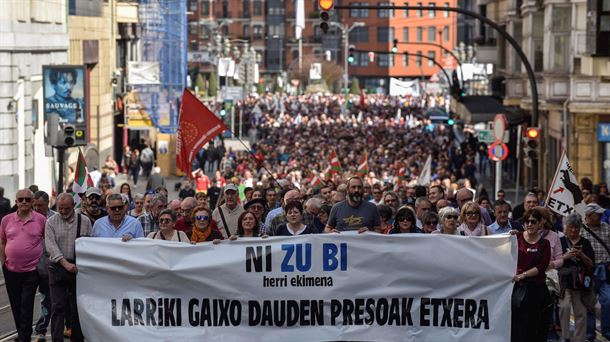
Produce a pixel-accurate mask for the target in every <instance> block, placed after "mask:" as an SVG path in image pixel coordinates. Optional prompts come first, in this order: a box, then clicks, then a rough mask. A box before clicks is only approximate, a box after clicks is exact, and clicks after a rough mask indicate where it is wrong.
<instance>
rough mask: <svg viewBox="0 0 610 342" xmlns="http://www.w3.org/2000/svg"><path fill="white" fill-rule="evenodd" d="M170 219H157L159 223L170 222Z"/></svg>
mask: <svg viewBox="0 0 610 342" xmlns="http://www.w3.org/2000/svg"><path fill="white" fill-rule="evenodd" d="M171 222H172V219H168V218H163V219H159V223H171Z"/></svg>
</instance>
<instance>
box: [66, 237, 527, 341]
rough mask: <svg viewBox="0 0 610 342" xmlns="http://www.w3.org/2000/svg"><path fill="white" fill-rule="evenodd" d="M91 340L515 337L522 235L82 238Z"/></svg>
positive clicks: (82, 291)
mask: <svg viewBox="0 0 610 342" xmlns="http://www.w3.org/2000/svg"><path fill="white" fill-rule="evenodd" d="M76 253H77V255H78V257H77V259H76V260H77V263H78V264H77V265H78V269H79V273H78V276H77V300H78V309H79V314H80V320H81V325H82V327H83V332H84V335H85V337H86V339H87V340H88V341H145V340H149V341H153V340H154V341H202V340H205V341H217V340H230V341H237V340H248V341H329V340H351V341H355V340H358V341H362V340H367V341H485V342H491V341H503V342H504V341H508V340H510V324H511V310H510V305H511V304H510V303H511V293H512V288H513V284H512V277H513V275H514V274H515V269H516V260H517V249H516V241H515V239H514V237H509V236H490V237H481V238H473V237H470V238H469V237H462V236H446V235H424V234H405V235H393V236H389V235H378V234H373V233H365V234H361V235H357V234H351V233H342V234H340V235H339V234H325V235H308V236H299V237H273V238H268V239H260V238H257V239H245V238H244V239H239V240H237V241H233V242H229V241H223V242H222V243H220V244H219V245H213V244H210V243H207V244H199V245H188V244H183V243H178V242H168V241H161V240H151V239H136V240H132V241H129V242H121V241H120V240H118V239H104V238H81V239H79V240H78V241H77V243H76Z"/></svg>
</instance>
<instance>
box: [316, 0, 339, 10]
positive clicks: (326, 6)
mask: <svg viewBox="0 0 610 342" xmlns="http://www.w3.org/2000/svg"><path fill="white" fill-rule="evenodd" d="M334 5H335V1H334V0H318V6H319V7H320V9H321V10H323V11H330V10H331V9H332V8H333V6H334Z"/></svg>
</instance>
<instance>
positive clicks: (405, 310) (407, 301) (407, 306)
mask: <svg viewBox="0 0 610 342" xmlns="http://www.w3.org/2000/svg"><path fill="white" fill-rule="evenodd" d="M412 306H413V298H412V297H409V298H403V299H402V325H407V324H409V325H413V318H412V317H411V307H412Z"/></svg>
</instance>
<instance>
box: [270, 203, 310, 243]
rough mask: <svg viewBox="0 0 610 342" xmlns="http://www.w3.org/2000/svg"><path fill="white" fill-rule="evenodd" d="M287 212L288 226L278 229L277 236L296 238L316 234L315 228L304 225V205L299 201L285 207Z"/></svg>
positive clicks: (283, 225)
mask: <svg viewBox="0 0 610 342" xmlns="http://www.w3.org/2000/svg"><path fill="white" fill-rule="evenodd" d="M284 211H285V212H286V220H287V221H288V222H287V223H286V224H282V225H280V226H279V227H278V229H277V232H276V233H275V235H276V236H296V235H302V234H314V230H313V227H311V226H308V225H306V224H304V223H303V205H302V204H301V202H299V201H292V202H288V204H286V206H285V207H284Z"/></svg>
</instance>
